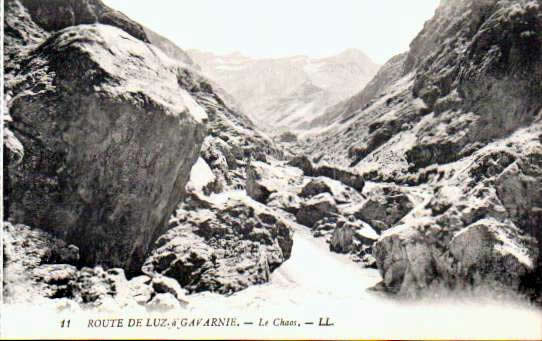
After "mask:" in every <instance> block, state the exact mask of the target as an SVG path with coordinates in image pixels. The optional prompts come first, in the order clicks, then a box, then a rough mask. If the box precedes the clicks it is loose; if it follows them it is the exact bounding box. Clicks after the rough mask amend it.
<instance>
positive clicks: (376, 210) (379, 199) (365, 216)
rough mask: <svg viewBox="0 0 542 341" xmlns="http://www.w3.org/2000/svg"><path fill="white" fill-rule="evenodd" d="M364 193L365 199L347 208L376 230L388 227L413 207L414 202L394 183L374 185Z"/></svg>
mask: <svg viewBox="0 0 542 341" xmlns="http://www.w3.org/2000/svg"><path fill="white" fill-rule="evenodd" d="M364 194H365V196H366V197H367V199H366V200H365V201H363V202H362V203H361V204H357V205H354V206H353V207H350V208H349V209H348V210H350V211H351V213H352V214H354V216H355V217H356V218H358V219H361V220H363V221H366V222H367V223H369V224H370V225H371V226H372V227H374V228H375V229H377V230H378V231H384V230H386V229H389V228H390V227H392V226H393V225H394V224H396V223H397V222H398V221H399V220H400V219H401V218H403V217H404V216H405V215H407V214H408V213H409V212H410V211H411V210H412V209H413V208H414V202H413V201H412V200H411V199H410V198H409V196H408V195H407V194H406V193H405V192H404V191H403V190H401V188H400V187H399V186H396V185H375V186H372V187H371V189H369V190H367V191H365V193H364Z"/></svg>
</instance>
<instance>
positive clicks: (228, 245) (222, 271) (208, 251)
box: [143, 195, 293, 294]
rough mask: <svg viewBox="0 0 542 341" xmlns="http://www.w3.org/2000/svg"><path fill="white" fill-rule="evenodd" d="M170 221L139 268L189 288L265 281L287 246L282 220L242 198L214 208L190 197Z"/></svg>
mask: <svg viewBox="0 0 542 341" xmlns="http://www.w3.org/2000/svg"><path fill="white" fill-rule="evenodd" d="M172 225H173V228H171V229H170V230H169V231H168V232H167V233H166V234H164V235H163V236H161V237H160V238H159V239H158V240H157V241H156V243H155V245H154V249H153V251H152V253H151V256H150V257H149V258H148V259H147V261H146V263H145V265H144V267H143V271H144V272H145V273H147V274H149V275H151V276H154V275H155V274H162V275H165V276H168V277H171V278H174V279H176V280H177V281H178V282H179V283H180V284H181V285H182V287H183V288H184V289H186V290H188V291H189V292H200V291H213V292H218V293H221V294H233V293H235V292H237V291H239V290H242V289H245V288H247V287H248V286H250V285H253V284H262V283H265V282H267V281H268V280H269V275H270V273H271V272H272V271H273V270H275V269H276V268H277V267H278V266H279V265H280V264H282V263H283V262H284V261H286V260H287V259H288V258H289V257H290V253H291V250H292V244H293V241H292V231H291V230H290V228H289V227H288V225H287V222H286V221H284V220H283V219H282V218H280V217H278V216H276V215H275V214H274V213H273V212H272V211H271V210H269V209H268V208H266V207H265V206H263V205H261V204H258V203H257V202H255V201H252V200H250V199H249V198H247V197H244V199H229V200H228V201H227V202H226V203H225V204H224V206H222V207H217V206H215V205H214V204H212V203H210V202H207V201H205V199H204V198H200V197H198V196H197V195H193V196H192V197H191V199H190V200H188V201H186V202H185V203H184V204H183V205H181V206H180V208H179V209H178V210H177V215H176V216H175V218H174V220H173V222H172Z"/></svg>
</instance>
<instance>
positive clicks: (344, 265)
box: [2, 191, 542, 339]
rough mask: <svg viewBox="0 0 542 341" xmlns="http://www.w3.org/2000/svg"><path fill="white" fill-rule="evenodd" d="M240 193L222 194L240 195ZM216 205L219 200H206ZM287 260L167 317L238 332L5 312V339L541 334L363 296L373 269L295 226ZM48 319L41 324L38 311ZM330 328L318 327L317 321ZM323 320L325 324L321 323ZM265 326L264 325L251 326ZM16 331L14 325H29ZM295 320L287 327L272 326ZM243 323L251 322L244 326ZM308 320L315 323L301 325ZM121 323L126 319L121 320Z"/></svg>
mask: <svg viewBox="0 0 542 341" xmlns="http://www.w3.org/2000/svg"><path fill="white" fill-rule="evenodd" d="M244 196H245V194H244V193H242V192H241V191H239V192H235V193H230V195H228V197H238V198H242V197H244ZM213 199H214V200H215V201H216V202H217V203H218V202H219V201H220V200H221V199H222V200H224V199H226V198H223V197H216V198H213ZM295 228H296V231H295V235H294V246H293V250H292V255H291V258H290V259H289V260H288V261H286V262H285V263H284V264H283V265H282V266H281V267H280V268H278V269H277V270H275V272H274V273H273V274H272V276H271V281H270V282H269V283H267V284H264V285H258V286H253V287H251V288H248V289H246V290H244V291H241V292H238V293H236V294H234V295H232V296H229V297H226V296H221V295H218V294H211V293H200V294H195V295H191V296H189V300H190V305H189V306H188V307H187V309H186V310H182V311H178V312H170V313H168V314H167V315H166V316H167V317H168V318H169V319H170V320H169V321H172V319H175V318H177V319H182V318H187V319H188V320H190V319H192V318H204V319H205V318H208V317H233V318H236V320H237V322H238V323H239V326H238V327H221V328H217V327H192V328H189V327H184V328H181V329H176V328H139V329H138V328H118V329H111V328H109V329H93V328H90V329H89V328H87V325H88V319H89V318H92V319H97V318H124V319H125V320H127V319H129V318H144V320H145V321H146V318H148V317H151V318H153V317H158V316H161V315H156V314H151V315H149V314H148V313H144V312H143V311H142V310H138V311H133V312H132V311H127V310H124V311H121V312H104V313H90V312H89V313H78V314H74V313H57V316H58V317H57V318H56V319H55V318H54V317H51V316H54V315H51V314H52V312H50V311H48V312H45V311H43V310H41V308H38V307H33V308H32V310H28V309H29V308H28V307H26V308H23V307H7V308H6V307H5V308H4V312H3V314H2V315H3V316H2V318H3V323H4V333H5V334H4V337H6V336H9V335H17V336H18V337H21V335H22V334H21V332H22V333H23V334H25V336H26V335H29V336H31V335H34V334H33V333H35V335H43V331H44V330H47V331H50V332H51V334H50V335H54V336H57V337H63V336H64V337H69V336H72V337H73V336H81V335H84V336H85V337H100V336H102V337H103V336H108V337H115V336H117V337H120V336H122V337H138V338H141V337H152V338H160V337H170V338H171V337H175V338H179V337H180V338H197V337H199V338H201V337H205V338H213V337H214V338H235V337H245V338H247V337H252V338H256V337H257V338H319V339H326V338H452V337H453V338H456V339H457V338H523V339H533V338H536V339H539V338H541V337H542V312H540V311H539V310H535V309H534V308H530V307H528V306H527V305H526V304H521V303H518V302H515V303H514V302H495V301H491V300H489V299H482V298H479V299H474V298H472V297H470V298H461V299H456V300H451V299H448V300H439V301H438V302H432V301H420V302H417V303H413V302H411V303H405V302H398V301H397V300H394V299H391V298H386V297H384V296H382V295H380V294H378V293H376V292H373V291H368V290H367V289H368V288H369V287H372V286H373V285H375V284H376V283H378V282H379V281H380V275H379V273H378V271H377V270H373V269H363V268H361V267H359V265H357V264H355V263H352V262H351V261H350V260H349V258H348V257H347V256H343V255H339V254H335V253H331V252H329V251H328V246H327V244H326V243H325V242H324V241H323V240H322V239H315V238H313V237H312V235H311V234H310V232H309V231H308V229H307V228H305V227H303V226H300V225H296V227H295ZM45 313H47V314H49V315H47V316H48V318H47V319H44V318H43V316H45V315H44V314H45ZM66 318H69V319H71V320H72V328H71V329H59V328H58V325H55V324H54V322H55V321H56V320H58V323H60V321H61V320H63V319H66ZM321 318H322V319H323V320H322V321H323V322H325V321H329V322H330V323H333V324H334V325H333V326H329V327H322V326H318V324H319V322H320V319H321ZM328 318H329V320H327V319H328ZM260 319H261V320H262V323H265V321H268V323H269V325H268V326H258V324H259V323H260ZM25 321H33V322H32V323H31V324H30V326H32V328H26V329H24V330H23V331H21V330H20V329H19V330H15V329H13V328H14V327H13V326H19V328H21V327H22V326H25V325H29V324H28V322H25ZM281 321H283V322H284V321H290V322H292V321H295V323H293V322H292V323H293V326H280V325H279V326H273V324H280V323H281ZM245 322H252V323H253V324H252V325H247V324H245ZM306 322H313V323H314V324H312V325H310V324H306ZM125 323H126V322H125Z"/></svg>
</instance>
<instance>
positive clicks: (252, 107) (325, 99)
mask: <svg viewBox="0 0 542 341" xmlns="http://www.w3.org/2000/svg"><path fill="white" fill-rule="evenodd" d="M187 53H188V54H189V55H190V57H191V58H192V59H193V60H194V61H195V63H197V64H198V65H199V66H200V67H201V69H202V72H203V73H204V74H206V75H207V76H208V77H209V78H210V79H212V80H214V81H215V82H216V83H217V84H219V85H220V86H221V87H223V88H225V89H228V91H229V93H230V94H231V95H232V96H233V98H235V100H236V101H237V102H238V103H239V104H240V106H241V108H242V109H243V111H244V112H246V113H247V115H248V116H249V117H250V118H251V119H252V120H253V121H254V122H255V123H256V124H257V125H258V126H259V127H260V128H261V129H264V130H267V131H269V130H272V129H281V128H286V127H287V128H297V129H306V128H310V127H311V121H313V120H314V119H315V118H317V117H318V116H320V115H321V114H322V113H324V112H325V109H326V108H328V107H329V106H331V105H335V104H337V103H339V102H341V101H343V100H345V99H347V98H349V97H350V96H352V95H354V94H356V93H357V92H359V91H361V89H363V87H364V86H365V85H366V84H367V83H368V82H369V81H370V80H371V79H372V78H373V76H374V75H375V74H376V72H377V71H378V68H379V66H378V65H377V64H375V63H374V62H373V61H372V60H371V59H370V58H369V57H368V56H366V55H365V54H364V53H363V52H362V51H360V50H357V49H347V50H345V51H343V52H342V53H340V54H337V55H335V56H331V57H325V58H311V57H307V56H292V57H283V58H252V57H247V56H243V55H242V54H241V53H238V52H236V53H231V54H225V55H217V54H213V53H210V52H202V51H198V50H188V51H187Z"/></svg>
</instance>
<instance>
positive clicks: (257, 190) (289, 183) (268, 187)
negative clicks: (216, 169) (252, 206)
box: [246, 161, 303, 204]
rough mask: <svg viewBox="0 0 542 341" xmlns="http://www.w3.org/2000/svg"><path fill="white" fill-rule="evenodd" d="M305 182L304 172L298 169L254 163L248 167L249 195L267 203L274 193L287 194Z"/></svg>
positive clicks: (247, 182)
mask: <svg viewBox="0 0 542 341" xmlns="http://www.w3.org/2000/svg"><path fill="white" fill-rule="evenodd" d="M302 182H303V172H301V171H300V170H299V169H297V168H293V167H288V166H280V165H270V164H267V163H265V162H261V161H252V162H250V164H249V165H248V166H247V181H246V190H247V194H248V195H249V196H250V197H251V198H253V199H254V200H256V201H258V202H261V203H264V204H265V203H266V202H267V201H268V199H269V197H270V196H271V194H272V193H277V192H285V191H288V190H289V188H294V187H296V186H299V185H300V184H302Z"/></svg>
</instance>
